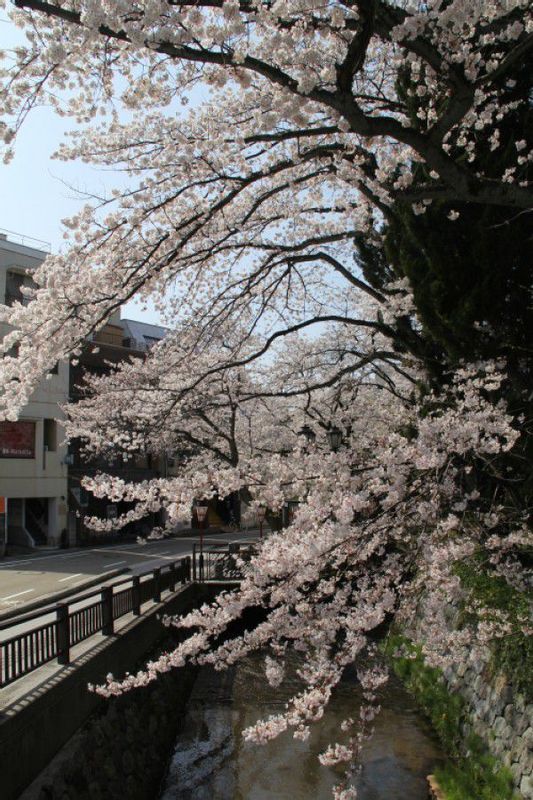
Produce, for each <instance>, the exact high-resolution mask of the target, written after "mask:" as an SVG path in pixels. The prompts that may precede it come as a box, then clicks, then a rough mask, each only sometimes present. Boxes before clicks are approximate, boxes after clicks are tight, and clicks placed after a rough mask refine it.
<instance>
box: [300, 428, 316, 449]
mask: <svg viewBox="0 0 533 800" xmlns="http://www.w3.org/2000/svg"><path fill="white" fill-rule="evenodd" d="M298 435H299V436H305V438H306V439H307V441H308V442H309V444H313V442H314V441H315V440H316V433H315V432H314V430H313V429H312V428H311V427H309V425H304V426H303V428H301V429H300V430H299V431H298Z"/></svg>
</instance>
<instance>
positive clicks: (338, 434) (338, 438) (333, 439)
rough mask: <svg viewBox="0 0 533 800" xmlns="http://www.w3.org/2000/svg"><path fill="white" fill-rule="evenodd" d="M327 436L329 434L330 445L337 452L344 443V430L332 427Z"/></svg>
mask: <svg viewBox="0 0 533 800" xmlns="http://www.w3.org/2000/svg"><path fill="white" fill-rule="evenodd" d="M327 436H328V441H329V446H330V447H331V449H332V450H333V452H334V453H336V452H337V450H338V449H339V447H340V446H341V444H342V438H343V437H342V431H341V430H340V428H337V427H336V426H334V427H333V428H330V429H329V430H328V433H327Z"/></svg>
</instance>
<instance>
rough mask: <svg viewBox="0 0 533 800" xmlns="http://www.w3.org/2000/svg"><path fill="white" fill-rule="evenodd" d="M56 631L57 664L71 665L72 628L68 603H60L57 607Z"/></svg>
mask: <svg viewBox="0 0 533 800" xmlns="http://www.w3.org/2000/svg"><path fill="white" fill-rule="evenodd" d="M56 631H57V663H58V664H70V627H69V618H68V604H67V603H58V604H57V606H56Z"/></svg>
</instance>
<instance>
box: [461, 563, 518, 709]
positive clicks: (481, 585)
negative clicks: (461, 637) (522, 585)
mask: <svg viewBox="0 0 533 800" xmlns="http://www.w3.org/2000/svg"><path fill="white" fill-rule="evenodd" d="M455 571H456V573H457V575H458V576H459V577H460V579H461V584H462V586H463V587H464V588H465V589H466V590H467V591H468V592H469V595H468V596H467V599H466V600H465V602H464V603H463V618H464V621H465V622H467V621H468V622H470V623H472V622H475V621H477V620H478V619H479V618H480V617H481V616H482V617H484V618H485V617H486V616H487V613H488V614H489V615H490V610H491V609H494V610H496V611H498V612H504V613H505V614H506V616H507V617H508V619H509V620H510V621H511V623H512V629H511V630H510V632H509V633H508V634H507V635H506V636H501V637H497V638H495V639H494V641H493V642H491V649H492V653H493V655H492V659H491V667H492V672H493V674H494V673H496V672H498V671H499V672H504V673H505V674H506V675H507V677H508V679H509V680H510V682H511V683H512V684H513V686H514V687H515V689H516V690H517V691H519V692H523V693H524V694H525V696H526V698H527V699H528V700H530V699H531V696H532V689H533V686H532V681H533V639H532V637H531V635H530V634H529V633H524V632H523V625H522V623H523V620H527V619H529V615H530V613H531V592H519V591H517V590H516V589H514V588H513V587H512V586H510V585H509V583H508V582H507V581H506V580H505V579H504V578H503V577H501V576H498V575H494V574H492V575H491V574H488V573H487V572H486V570H484V569H483V567H482V565H481V564H479V562H476V561H475V560H474V561H471V562H464V563H461V564H457V566H456V567H455Z"/></svg>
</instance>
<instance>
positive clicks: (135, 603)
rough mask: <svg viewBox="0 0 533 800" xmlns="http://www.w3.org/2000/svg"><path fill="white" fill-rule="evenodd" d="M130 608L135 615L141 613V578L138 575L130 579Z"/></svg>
mask: <svg viewBox="0 0 533 800" xmlns="http://www.w3.org/2000/svg"><path fill="white" fill-rule="evenodd" d="M131 610H132V611H133V613H134V614H135V616H136V617H138V616H139V615H140V613H141V579H140V578H139V576H138V575H134V576H133V578H132V579H131Z"/></svg>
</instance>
